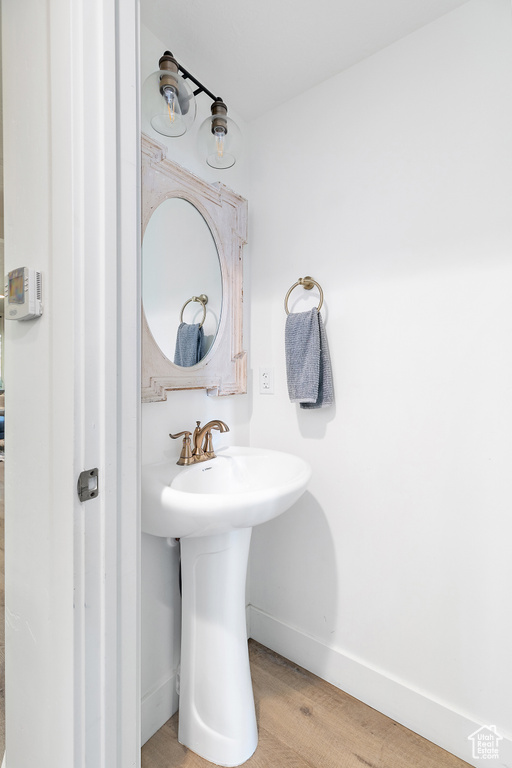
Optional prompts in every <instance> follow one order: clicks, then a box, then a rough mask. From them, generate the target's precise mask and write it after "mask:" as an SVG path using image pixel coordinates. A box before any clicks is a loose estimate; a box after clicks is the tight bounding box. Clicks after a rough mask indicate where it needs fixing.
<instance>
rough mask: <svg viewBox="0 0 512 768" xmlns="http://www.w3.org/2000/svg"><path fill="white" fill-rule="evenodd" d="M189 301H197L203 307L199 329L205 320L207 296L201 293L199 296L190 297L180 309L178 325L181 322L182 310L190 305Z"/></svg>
mask: <svg viewBox="0 0 512 768" xmlns="http://www.w3.org/2000/svg"><path fill="white" fill-rule="evenodd" d="M191 301H198V302H199V303H200V304H202V305H203V319H202V320H201V322H200V323H199V327H200V328H202V327H203V323H204V321H205V320H206V305H207V304H208V296H207V295H206V294H205V293H202V294H201V295H200V296H192V298H191V299H189V300H188V301H186V302H185V303H184V305H183V306H182V308H181V314H180V323H182V322H183V310H184V309H185V307H186V306H187V304H190V302H191Z"/></svg>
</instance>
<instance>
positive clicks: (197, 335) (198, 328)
mask: <svg viewBox="0 0 512 768" xmlns="http://www.w3.org/2000/svg"><path fill="white" fill-rule="evenodd" d="M203 338H204V332H203V328H202V325H200V324H199V323H180V324H179V326H178V333H177V334H176V349H175V352H174V364H175V365H181V366H183V367H184V368H190V366H191V365H195V364H196V363H198V362H199V361H200V360H201V358H202V357H203Z"/></svg>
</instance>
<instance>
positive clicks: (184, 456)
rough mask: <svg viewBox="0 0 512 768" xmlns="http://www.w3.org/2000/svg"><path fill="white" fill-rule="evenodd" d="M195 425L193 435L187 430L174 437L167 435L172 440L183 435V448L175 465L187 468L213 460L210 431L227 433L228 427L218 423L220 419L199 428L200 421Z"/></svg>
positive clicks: (221, 422)
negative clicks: (190, 465) (216, 430)
mask: <svg viewBox="0 0 512 768" xmlns="http://www.w3.org/2000/svg"><path fill="white" fill-rule="evenodd" d="M196 425H197V426H196V428H195V429H194V434H193V435H192V433H191V432H188V431H187V430H185V431H183V432H178V434H176V435H171V434H169V437H172V439H173V440H175V439H176V438H177V437H181V436H182V435H183V446H182V448H181V454H180V457H179V459H178V461H177V462H176V464H180V465H181V466H188V465H189V464H197V462H199V461H208V460H209V459H214V458H215V453H214V452H213V440H212V429H218V430H219V432H229V427H228V425H227V424H225V423H224V422H223V421H220V419H214V420H213V421H209V422H208V424H205V425H204V427H202V426H201V422H200V421H196ZM191 435H192V441H193V446H194V447H193V448H192V446H191V444H190V443H191V440H190V437H191Z"/></svg>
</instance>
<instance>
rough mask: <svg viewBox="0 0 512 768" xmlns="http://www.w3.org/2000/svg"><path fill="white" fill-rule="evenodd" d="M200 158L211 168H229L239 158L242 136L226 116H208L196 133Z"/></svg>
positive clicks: (235, 125)
mask: <svg viewBox="0 0 512 768" xmlns="http://www.w3.org/2000/svg"><path fill="white" fill-rule="evenodd" d="M198 143H199V151H200V153H201V156H202V157H203V158H204V159H205V160H206V162H207V163H208V165H209V166H211V167H212V168H218V169H225V168H231V167H232V166H233V165H234V164H235V163H236V161H237V158H238V157H240V151H241V148H242V134H241V133H240V128H239V127H238V125H237V124H236V123H235V122H234V120H231V118H230V117H227V115H222V116H218V115H210V116H209V117H207V118H206V120H205V121H204V122H203V124H202V125H201V127H200V129H199V133H198Z"/></svg>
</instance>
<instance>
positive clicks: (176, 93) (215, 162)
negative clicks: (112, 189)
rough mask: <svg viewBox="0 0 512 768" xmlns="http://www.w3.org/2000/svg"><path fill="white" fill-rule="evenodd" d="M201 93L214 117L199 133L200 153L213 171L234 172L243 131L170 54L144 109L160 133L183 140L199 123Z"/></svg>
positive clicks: (147, 90)
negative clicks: (208, 101)
mask: <svg viewBox="0 0 512 768" xmlns="http://www.w3.org/2000/svg"><path fill="white" fill-rule="evenodd" d="M180 73H181V74H180ZM187 81H191V82H192V83H194V85H196V90H192V88H191V86H190V85H189V83H188V82H187ZM199 93H206V95H207V96H209V97H210V99H211V100H212V102H213V103H212V106H211V116H210V117H207V118H206V120H205V121H204V122H203V124H202V125H201V127H200V129H199V133H198V141H199V149H200V152H201V154H202V155H203V157H204V159H205V160H206V162H207V163H208V165H210V166H211V167H212V168H218V169H223V168H231V166H233V165H234V164H235V162H236V159H237V156H238V153H239V151H240V146H241V138H242V137H241V133H240V129H239V127H238V126H237V124H236V123H235V122H234V121H233V120H231V118H230V117H228V108H227V106H226V105H225V103H224V102H223V101H222V99H221V98H219V97H217V96H214V95H213V93H212V92H211V91H209V90H208V88H206V87H205V86H204V85H203V84H202V83H200V82H199V80H197V79H196V78H195V77H194V76H193V75H191V74H190V72H188V71H187V70H186V69H184V68H183V67H182V66H181V65H180V64H178V62H177V61H176V59H175V58H174V56H173V55H172V53H171V52H170V51H165V53H164V54H163V56H162V57H161V59H160V61H159V69H158V71H157V72H153V74H152V75H150V76H149V77H148V78H147V80H146V81H145V83H144V85H143V89H142V109H143V111H144V114H146V115H147V117H148V118H149V121H150V123H151V127H152V128H153V129H154V130H155V131H156V132H157V133H160V134H161V135H162V136H183V134H184V133H185V132H186V131H187V130H188V129H189V128H190V127H191V125H192V123H193V122H194V120H195V116H196V110H197V108H196V99H195V97H196V96H197V95H198V94H199Z"/></svg>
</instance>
